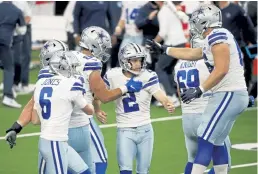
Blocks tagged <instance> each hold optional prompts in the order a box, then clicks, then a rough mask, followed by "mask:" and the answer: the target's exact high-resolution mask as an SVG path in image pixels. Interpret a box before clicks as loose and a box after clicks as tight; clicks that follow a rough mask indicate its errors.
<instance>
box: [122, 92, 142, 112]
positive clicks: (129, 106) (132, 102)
mask: <svg viewBox="0 0 258 174" xmlns="http://www.w3.org/2000/svg"><path fill="white" fill-rule="evenodd" d="M128 94H129V97H126V98H123V100H122V102H123V105H124V112H125V113H128V112H135V111H139V110H140V109H139V104H138V103H136V97H135V94H134V93H128Z"/></svg>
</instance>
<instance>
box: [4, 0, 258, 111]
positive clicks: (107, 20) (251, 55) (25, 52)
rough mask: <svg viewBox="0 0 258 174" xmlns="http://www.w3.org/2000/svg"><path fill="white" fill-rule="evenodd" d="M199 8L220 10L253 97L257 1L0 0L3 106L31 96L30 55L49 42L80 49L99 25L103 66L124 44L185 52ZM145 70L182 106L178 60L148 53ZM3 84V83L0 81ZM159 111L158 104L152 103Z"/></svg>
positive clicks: (114, 63) (32, 64)
mask: <svg viewBox="0 0 258 174" xmlns="http://www.w3.org/2000/svg"><path fill="white" fill-rule="evenodd" d="M201 3H214V4H215V5H216V6H218V7H219V8H220V9H221V11H222V19H223V27H224V28H226V29H228V30H229V31H231V32H232V33H233V35H234V36H235V38H236V40H237V42H238V44H239V45H240V48H241V51H242V54H243V57H244V68H245V78H246V83H247V86H248V91H249V93H250V95H253V96H254V97H255V98H256V97H257V57H256V55H257V1H239V2H238V1H209V2H208V1H207V2H206V1H205V2H202V1H78V2H76V1H70V2H69V1H57V2H55V1H36V2H27V1H15V2H10V1H4V2H2V1H0V67H1V69H2V71H3V73H2V74H3V78H2V83H1V85H0V90H2V96H3V100H2V103H3V104H4V105H7V106H10V107H16V108H20V107H21V105H20V104H19V103H17V101H16V100H15V98H16V94H28V93H31V92H33V90H34V85H33V84H30V82H29V75H30V69H31V68H33V67H35V65H39V64H37V63H36V64H35V62H32V61H31V60H32V58H31V52H32V50H37V49H39V48H40V46H42V43H44V42H45V41H47V40H49V39H59V40H62V41H65V42H66V43H67V44H68V46H69V49H70V50H79V47H78V43H79V41H80V34H81V32H82V30H83V29H85V28H86V27H89V26H99V27H102V28H104V29H106V30H107V31H108V32H109V33H110V35H111V38H112V45H113V48H112V50H111V58H110V60H109V62H108V63H106V64H105V65H104V67H103V71H102V74H104V73H105V72H106V70H107V69H109V68H113V67H116V66H119V63H118V51H119V49H120V48H121V47H122V46H123V45H124V44H126V43H128V42H135V43H137V44H141V45H142V46H144V43H145V40H146V39H155V40H156V41H157V42H160V43H164V44H166V45H170V46H173V47H189V40H190V35H189V27H190V26H189V24H188V20H189V17H190V16H191V13H192V12H193V10H194V9H195V8H196V7H198V6H199V5H200V4H201ZM147 62H148V68H149V69H152V70H153V71H156V72H157V74H158V77H159V80H160V83H161V85H162V87H163V89H164V90H165V92H166V93H167V95H168V96H169V97H170V98H171V100H172V101H173V102H174V104H175V105H176V106H179V105H180V102H179V100H178V96H177V94H176V86H175V82H174V80H173V69H174V66H175V64H176V63H177V59H173V58H171V57H167V56H166V55H152V54H149V56H148V58H147ZM0 79H1V78H0ZM153 104H155V105H157V106H160V103H157V102H155V101H154V102H153Z"/></svg>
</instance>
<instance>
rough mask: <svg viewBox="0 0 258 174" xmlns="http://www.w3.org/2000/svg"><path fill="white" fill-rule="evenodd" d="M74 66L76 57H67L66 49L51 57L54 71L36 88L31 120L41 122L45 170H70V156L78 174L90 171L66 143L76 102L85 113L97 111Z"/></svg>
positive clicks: (63, 173) (41, 142)
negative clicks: (87, 99) (88, 101)
mask: <svg viewBox="0 0 258 174" xmlns="http://www.w3.org/2000/svg"><path fill="white" fill-rule="evenodd" d="M75 67H76V59H74V60H71V59H68V58H67V56H66V55H65V52H57V53H55V54H54V55H53V56H52V57H51V60H50V70H51V74H49V77H47V78H41V79H39V80H38V81H37V83H36V87H35V91H34V96H33V100H34V106H33V113H32V120H31V121H32V123H34V124H39V123H40V124H41V131H40V138H39V153H40V154H41V156H42V158H43V159H44V162H45V165H46V168H45V172H46V173H49V174H56V173H60V174H65V173H67V170H68V161H70V160H68V159H72V160H73V165H74V166H72V168H77V170H78V173H83V174H90V173H91V172H90V169H89V168H88V167H87V165H86V164H85V163H84V161H83V160H82V158H81V157H80V156H79V154H78V153H77V152H76V151H75V150H74V149H73V148H72V147H70V146H69V145H68V143H67V141H68V128H69V122H70V118H71V114H72V111H73V108H74V105H76V106H77V107H79V108H80V109H82V111H83V112H85V113H86V114H93V113H94V109H93V106H92V104H87V101H86V100H85V99H84V96H83V95H84V94H85V89H84V88H83V84H82V82H81V81H80V80H79V79H77V78H75V75H76V74H77V72H76V68H75ZM85 117H86V116H85ZM69 165H71V164H69Z"/></svg>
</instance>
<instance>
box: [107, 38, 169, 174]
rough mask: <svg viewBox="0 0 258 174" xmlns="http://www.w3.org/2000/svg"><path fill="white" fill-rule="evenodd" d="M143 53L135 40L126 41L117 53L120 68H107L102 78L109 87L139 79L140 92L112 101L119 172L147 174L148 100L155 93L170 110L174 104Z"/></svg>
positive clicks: (149, 139) (150, 145) (150, 144)
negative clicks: (147, 67) (113, 103)
mask: <svg viewBox="0 0 258 174" xmlns="http://www.w3.org/2000/svg"><path fill="white" fill-rule="evenodd" d="M146 56H147V54H146V52H145V51H144V49H143V48H142V47H141V46H140V45H138V44H136V43H128V44H126V45H125V46H124V47H123V48H122V49H121V50H120V52H119V55H118V58H119V64H120V66H121V67H120V68H113V69H111V70H109V71H108V72H107V73H106V75H105V76H104V81H105V82H106V85H107V86H108V88H110V89H114V88H117V87H119V86H121V85H124V84H126V83H127V82H128V81H129V80H130V79H131V78H132V77H135V80H138V81H141V82H142V83H143V87H142V89H141V91H140V92H132V93H127V94H125V95H123V96H122V97H120V98H118V99H116V100H115V104H116V121H117V159H118V165H119V169H120V174H132V170H133V161H134V159H135V158H136V163H137V167H136V173H141V174H147V173H149V168H150V164H151V158H152V151H153V143H154V135H153V128H152V124H151V119H150V103H151V98H152V96H154V97H155V98H156V99H157V100H158V101H160V102H161V103H162V104H163V106H164V107H165V108H166V109H167V110H168V112H169V113H172V112H173V111H174V106H173V104H172V103H171V102H170V101H169V100H168V98H167V96H166V95H165V93H164V92H163V91H162V90H161V89H160V85H159V80H158V76H157V74H156V73H155V72H153V71H151V70H147V69H146Z"/></svg>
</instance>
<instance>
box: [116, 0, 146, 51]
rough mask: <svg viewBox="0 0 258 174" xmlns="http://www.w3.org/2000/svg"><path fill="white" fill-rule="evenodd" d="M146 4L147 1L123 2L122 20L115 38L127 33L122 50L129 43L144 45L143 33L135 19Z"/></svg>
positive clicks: (121, 46)
mask: <svg viewBox="0 0 258 174" xmlns="http://www.w3.org/2000/svg"><path fill="white" fill-rule="evenodd" d="M144 4H146V1H122V13H121V17H120V20H119V22H118V24H117V26H116V28H115V32H114V36H113V38H114V37H117V36H120V35H121V34H122V33H123V30H124V31H125V34H124V37H123V41H122V43H121V45H120V49H121V48H123V47H124V46H125V45H126V44H127V43H130V42H134V43H136V44H139V45H142V41H143V34H142V31H141V30H139V29H138V28H137V26H136V25H135V19H136V17H137V15H138V11H139V9H140V8H141V7H142V6H143V5H144Z"/></svg>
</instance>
